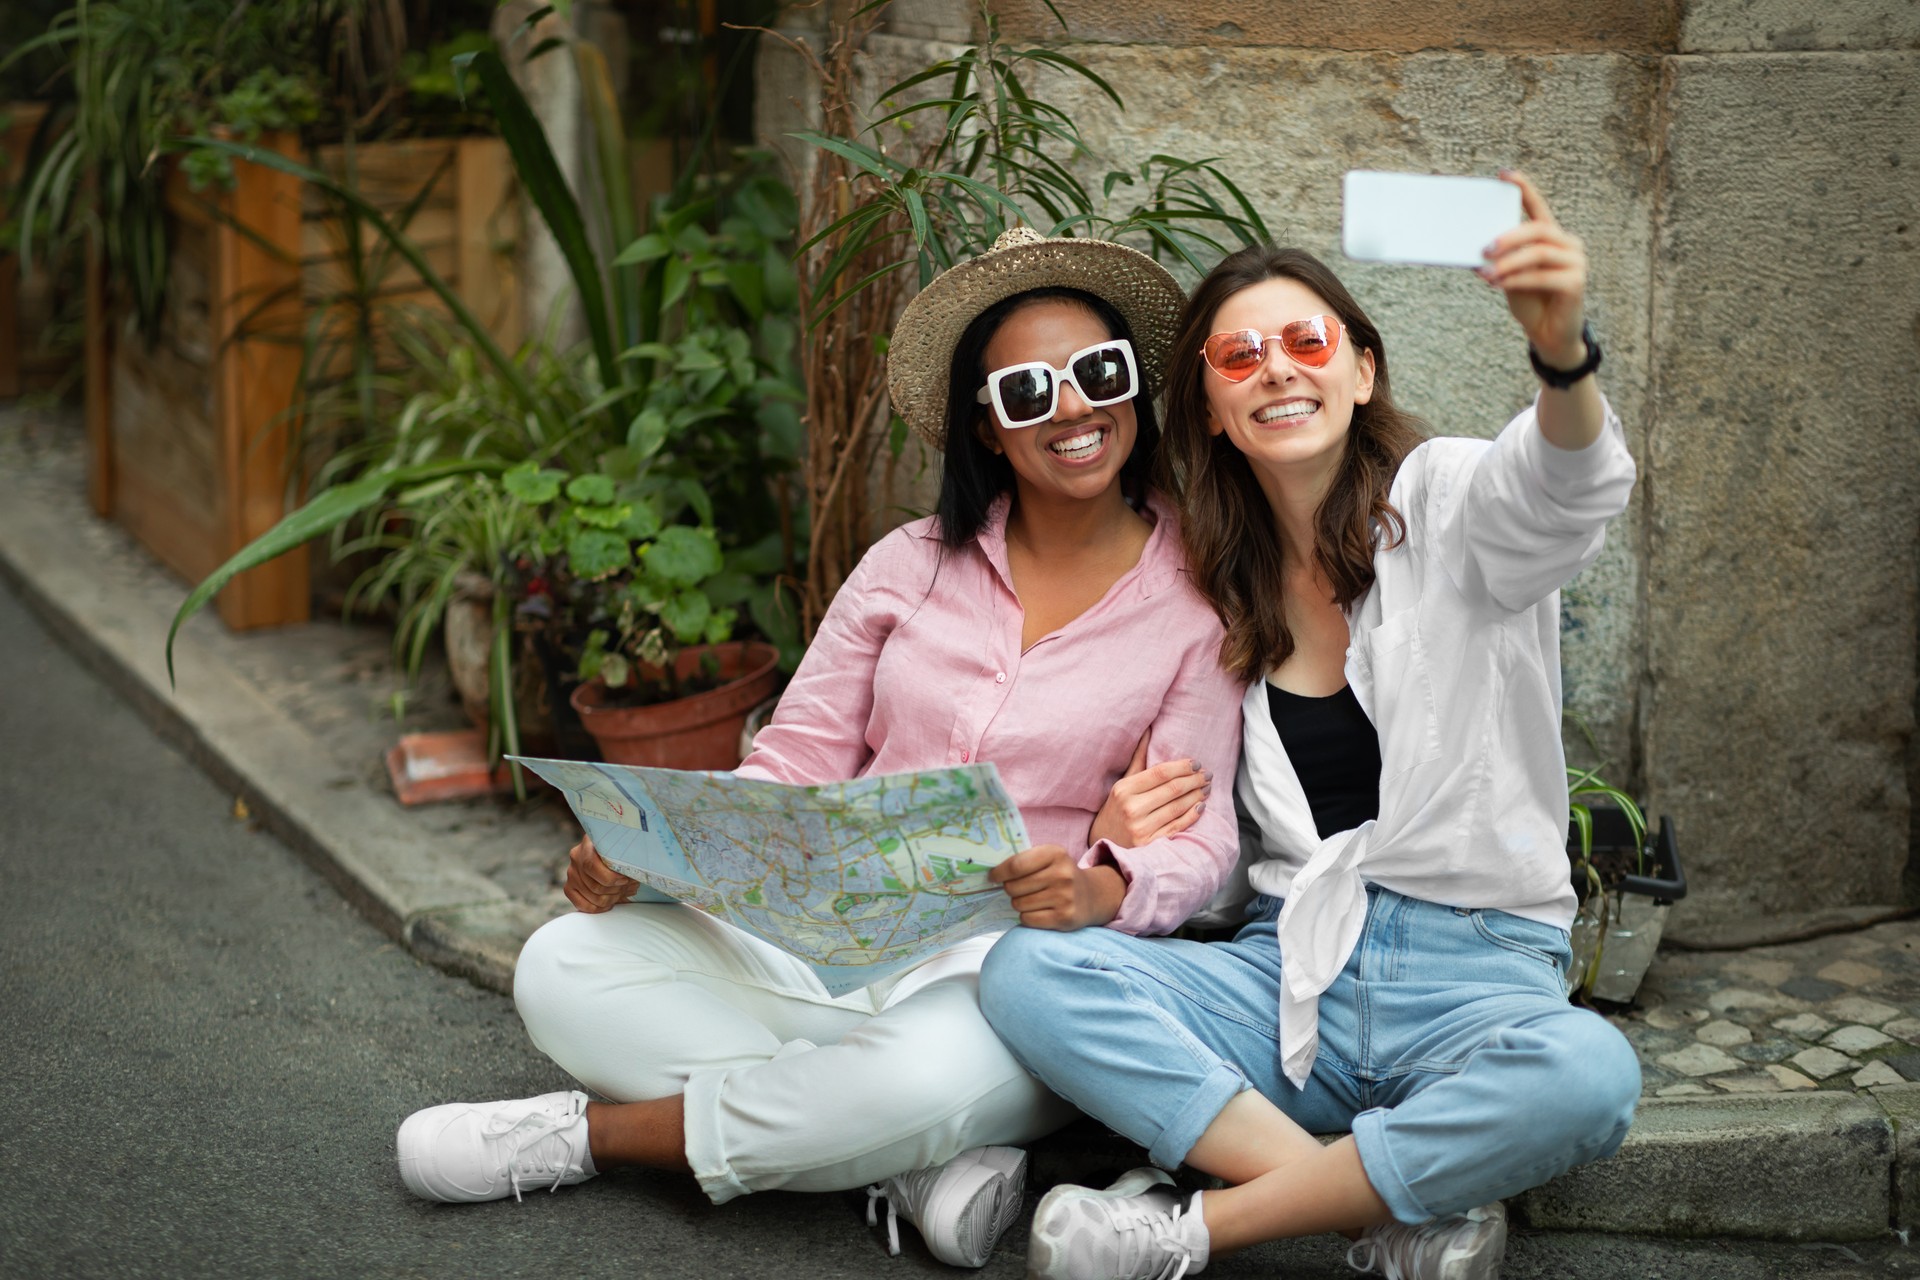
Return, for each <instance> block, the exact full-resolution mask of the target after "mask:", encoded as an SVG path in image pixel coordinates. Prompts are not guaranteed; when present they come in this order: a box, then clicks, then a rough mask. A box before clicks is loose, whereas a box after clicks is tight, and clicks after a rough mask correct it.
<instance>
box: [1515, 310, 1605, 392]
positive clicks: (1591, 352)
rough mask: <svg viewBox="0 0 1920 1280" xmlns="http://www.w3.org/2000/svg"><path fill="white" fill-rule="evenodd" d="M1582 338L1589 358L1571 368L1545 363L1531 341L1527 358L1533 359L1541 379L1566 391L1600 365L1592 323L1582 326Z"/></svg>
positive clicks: (1598, 349) (1528, 345) (1536, 371)
mask: <svg viewBox="0 0 1920 1280" xmlns="http://www.w3.org/2000/svg"><path fill="white" fill-rule="evenodd" d="M1580 340H1581V341H1582V342H1584V343H1586V344H1587V358H1586V359H1585V360H1582V361H1581V362H1580V363H1579V364H1577V365H1575V366H1574V367H1573V368H1571V369H1556V368H1554V367H1553V366H1552V365H1549V364H1546V363H1544V362H1543V361H1542V360H1541V359H1540V353H1539V352H1538V351H1535V350H1534V349H1533V344H1532V343H1531V342H1529V343H1528V344H1527V359H1528V360H1530V361H1532V363H1533V371H1534V373H1536V374H1538V375H1539V377H1540V381H1542V382H1544V383H1546V384H1547V385H1548V386H1550V387H1552V388H1553V389H1554V390H1555V391H1565V390H1566V389H1567V388H1568V387H1570V386H1572V385H1573V384H1574V383H1576V382H1578V381H1580V379H1582V378H1584V377H1586V376H1587V375H1588V374H1590V373H1592V372H1593V371H1594V370H1595V369H1598V368H1599V367H1600V344H1599V343H1598V342H1595V341H1594V340H1593V326H1592V325H1590V324H1582V325H1581V326H1580Z"/></svg>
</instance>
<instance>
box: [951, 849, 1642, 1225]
mask: <svg viewBox="0 0 1920 1280" xmlns="http://www.w3.org/2000/svg"><path fill="white" fill-rule="evenodd" d="M1279 909H1280V902H1279V901H1278V900H1277V899H1273V898H1257V899H1255V901H1254V903H1253V905H1252V907H1250V908H1249V910H1248V915H1249V917H1250V920H1249V923H1248V924H1247V925H1246V926H1245V927H1244V928H1242V929H1241V930H1240V932H1239V934H1238V935H1236V936H1235V937H1234V939H1233V940H1232V941H1231V942H1218V943H1200V942H1188V941H1183V940H1179V939H1173V938H1134V937H1129V936H1128V935H1126V934H1123V933H1116V932H1114V931H1113V930H1111V929H1082V930H1080V931H1078V932H1076V933H1054V932H1050V931H1047V930H1042V929H1013V930H1011V931H1009V932H1008V933H1007V935H1006V936H1005V937H1004V938H1002V939H1001V940H1000V942H999V943H998V944H997V945H996V946H995V947H994V949H993V951H992V952H991V953H990V954H989V955H988V957H987V963H986V968H985V970H984V971H983V972H982V974H981V976H980V1004H981V1007H982V1008H983V1009H984V1010H985V1012H986V1015H987V1020H988V1021H989V1022H990V1023H992V1024H993V1028H994V1030H996V1031H998V1032H999V1033H1000V1036H1001V1038H1002V1039H1004V1040H1005V1041H1006V1043H1007V1046H1008V1047H1009V1048H1010V1049H1012V1050H1013V1053H1014V1056H1015V1057H1017V1058H1018V1059H1019V1060H1020V1061H1021V1062H1022V1063H1023V1064H1025V1066H1026V1067H1027V1069H1028V1070H1030V1071H1032V1072H1033V1073H1034V1074H1035V1075H1037V1076H1039V1077H1040V1078H1041V1079H1042V1080H1043V1081H1045V1082H1046V1084H1047V1085H1048V1086H1049V1087H1051V1088H1052V1089H1053V1090H1054V1091H1055V1092H1057V1093H1059V1094H1060V1095H1062V1096H1063V1097H1065V1098H1066V1099H1067V1100H1068V1101H1070V1102H1072V1103H1074V1104H1075V1105H1076V1106H1078V1107H1079V1108H1080V1109H1081V1110H1083V1111H1085V1112H1087V1113H1088V1114H1089V1115H1092V1116H1095V1117H1097V1118H1098V1119H1100V1120H1102V1121H1104V1122H1105V1123H1106V1124H1108V1125H1109V1126H1111V1127H1112V1128H1114V1129H1115V1130H1117V1131H1119V1132H1120V1133H1123V1134H1125V1135H1126V1136H1127V1137H1129V1138H1132V1139H1133V1140H1134V1141H1135V1142H1137V1143H1139V1144H1140V1145H1141V1146H1143V1147H1145V1148H1146V1149H1147V1152H1148V1155H1149V1157H1150V1158H1151V1159H1152V1160H1153V1162H1154V1163H1155V1164H1158V1165H1161V1166H1163V1167H1166V1168H1173V1167H1175V1166H1177V1165H1179V1164H1180V1162H1181V1161H1182V1160H1183V1159H1185V1157H1186V1155H1187V1152H1188V1151H1189V1150H1191V1149H1192V1147H1193V1144H1194V1143H1195V1142H1196V1141H1198V1140H1199V1137H1200V1135H1201V1134H1202V1133H1204V1132H1205V1131H1206V1128H1207V1126H1208V1125H1210V1124H1212V1123H1213V1120H1214V1117H1216V1116H1218V1115H1219V1114H1220V1110H1221V1108H1223V1107H1225V1106H1226V1105H1227V1103H1228V1102H1229V1101H1230V1100H1231V1099H1232V1098H1233V1097H1234V1096H1235V1095H1236V1094H1238V1093H1239V1092H1240V1091H1241V1090H1243V1089H1250V1088H1251V1089H1258V1090H1259V1091H1260V1092H1261V1093H1262V1094H1264V1095H1265V1096H1266V1097H1267V1098H1268V1099H1269V1100H1271V1101H1272V1102H1273V1103H1274V1105H1276V1106H1277V1107H1279V1108H1280V1109H1281V1110H1282V1111H1283V1112H1285V1113H1286V1114H1287V1115H1288V1116H1289V1117H1291V1118H1292V1119H1293V1120H1294V1121H1295V1122H1296V1123H1297V1124H1299V1125H1300V1126H1301V1127H1302V1128H1304V1129H1306V1130H1307V1131H1308V1132H1310V1133H1331V1132H1338V1131H1341V1130H1346V1129H1349V1128H1350V1129H1351V1130H1352V1131H1353V1135H1354V1141H1355V1143H1356V1144H1357V1145H1358V1147H1359V1154H1360V1162H1361V1165H1362V1166H1363V1167H1364V1168H1365V1170H1366V1173H1367V1178H1368V1180H1369V1181H1370V1182H1371V1183H1372V1184H1373V1188H1374V1190H1375V1191H1377V1192H1378V1193H1379V1194H1380V1197H1381V1199H1383V1200H1385V1201H1386V1203H1387V1207H1388V1208H1389V1209H1391V1210H1392V1211H1393V1216H1394V1217H1395V1218H1397V1219H1399V1220H1400V1221H1402V1222H1424V1221H1426V1220H1427V1219H1429V1218H1433V1217H1439V1216H1442V1215H1445V1214H1450V1213H1458V1212H1461V1211H1464V1210H1466V1209H1470V1208H1473V1207H1474V1206H1476V1205H1482V1204H1486V1203H1488V1202H1490V1201H1493V1200H1498V1199H1502V1198H1504V1197H1506V1196H1510V1195H1514V1194H1517V1193H1518V1192H1521V1191H1524V1190H1526V1189H1527V1188H1529V1187H1533V1186H1538V1185H1539V1184H1540V1183H1543V1182H1545V1181H1547V1180H1548V1179H1549V1178H1552V1177H1554V1176H1555V1175H1557V1174H1560V1173H1563V1172H1565V1171H1566V1170H1568V1169H1571V1168H1573V1167H1574V1166H1575V1165H1578V1164H1584V1163H1586V1162H1587V1161H1589V1160H1598V1159H1601V1158H1602V1157H1605V1156H1609V1155H1612V1154H1613V1152H1614V1151H1615V1150H1616V1149H1617V1148H1618V1147H1619V1145H1620V1142H1621V1140H1622V1139H1623V1138H1625V1137H1626V1133H1627V1126H1628V1125H1629V1124H1630V1123H1631V1122H1632V1120H1633V1108H1634V1103H1635V1102H1636V1101H1637V1100H1638V1099H1639V1096H1640V1067H1639V1062H1638V1060H1637V1059H1636V1058H1635V1056H1634V1052H1633V1048H1632V1047H1631V1046H1630V1045H1629V1044H1628V1043H1627V1040H1626V1038H1625V1037H1624V1036H1622V1035H1621V1034H1620V1033H1619V1032H1618V1031H1617V1030H1615V1029H1614V1028H1613V1027H1612V1026H1611V1025H1609V1024H1608V1023H1607V1021H1606V1019H1604V1018H1602V1017H1600V1016H1599V1015H1598V1014H1595V1013H1591V1012H1589V1011H1587V1010H1584V1009H1576V1008H1574V1007H1573V1006H1571V1005H1569V1004H1568V1003H1567V999H1566V994H1565V986H1564V984H1563V977H1562V975H1563V974H1564V973H1565V971H1566V969H1567V966H1568V965H1569V963H1570V957H1569V954H1568V949H1567V935H1566V934H1565V932H1563V931H1562V930H1559V929H1555V928H1553V927H1552V926H1550V925H1543V924H1536V923H1534V922H1532V921H1530V920H1523V919H1521V918H1520V917H1518V916H1513V915H1508V914H1507V913H1505V912H1502V911H1489V910H1467V909H1465V908H1456V907H1444V906H1439V905H1436V904H1434V903H1431V902H1422V901H1419V900H1417V899H1414V898H1406V897H1402V896H1401V895H1399V894H1397V893H1392V892H1389V891H1387V890H1385V889H1380V888H1378V887H1374V886H1369V888H1368V890H1367V923H1366V928H1365V930H1364V931H1363V932H1362V934H1361V936H1360V941H1359V943H1358V945H1356V946H1355V947H1354V950H1353V955H1352V956H1351V957H1349V958H1348V960H1347V964H1346V968H1345V969H1344V970H1343V971H1342V972H1341V974H1340V976H1339V977H1338V978H1337V979H1335V980H1334V984H1333V986H1331V987H1330V988H1328V989H1327V991H1326V992H1325V993H1324V994H1323V995H1321V997H1320V1050H1319V1055H1318V1057H1317V1058H1316V1059H1315V1062H1314V1066H1313V1071H1312V1074H1311V1075H1310V1076H1309V1078H1308V1080H1307V1085H1306V1087H1305V1088H1304V1089H1299V1088H1295V1087H1294V1085H1293V1084H1292V1082H1290V1081H1289V1080H1287V1078H1286V1077H1285V1075H1283V1074H1282V1072H1281V1067H1280V1045H1279V1037H1278V1034H1277V1030H1276V1026H1275V1023H1276V1021H1277V1019H1278V1016H1279V1007H1280V985H1279V984H1280V967H1281V963H1282V958H1281V955H1280V952H1279V948H1278V945H1277V944H1276V942H1275V939H1274V920H1275V918H1276V917H1277V916H1278V914H1279Z"/></svg>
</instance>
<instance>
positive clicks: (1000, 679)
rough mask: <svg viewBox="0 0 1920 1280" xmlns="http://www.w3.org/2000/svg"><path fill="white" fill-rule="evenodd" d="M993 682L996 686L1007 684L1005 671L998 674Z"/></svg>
mask: <svg viewBox="0 0 1920 1280" xmlns="http://www.w3.org/2000/svg"><path fill="white" fill-rule="evenodd" d="M993 682H994V683H995V684H1005V683H1006V682H1007V673H1006V672H1004V671H1001V672H998V673H996V674H995V675H994V677H993Z"/></svg>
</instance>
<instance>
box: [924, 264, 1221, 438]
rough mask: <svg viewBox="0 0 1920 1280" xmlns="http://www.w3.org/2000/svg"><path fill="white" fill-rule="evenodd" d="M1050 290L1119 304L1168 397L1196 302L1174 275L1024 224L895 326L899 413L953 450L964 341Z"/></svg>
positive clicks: (1149, 382)
mask: <svg viewBox="0 0 1920 1280" xmlns="http://www.w3.org/2000/svg"><path fill="white" fill-rule="evenodd" d="M1049 287H1052V288H1067V289H1080V290H1082V291H1084V292H1086V293H1090V294H1092V295H1094V296H1095V297H1096V298H1102V299H1105V300H1106V301H1107V302H1109V303H1111V304H1112V306H1113V309H1114V310H1116V311H1118V312H1119V313H1120V314H1121V315H1122V316H1123V317H1124V318H1125V319H1126V322H1127V325H1128V327H1129V328H1131V329H1132V330H1133V347H1134V354H1135V356H1136V357H1137V358H1138V360H1139V364H1140V380H1141V382H1142V383H1143V384H1144V388H1143V390H1144V392H1145V394H1146V395H1148V396H1149V397H1151V396H1153V395H1155V394H1157V393H1158V392H1159V390H1160V376H1161V373H1162V372H1163V371H1164V370H1165V368H1166V364H1167V357H1168V355H1169V354H1171V352H1172V349H1173V338H1174V334H1175V332H1176V331H1177V330H1178V328H1179V325H1180V311H1181V308H1183V307H1184V306H1185V305H1186V301H1187V298H1186V295H1185V294H1184V293H1182V292H1181V290H1180V286H1179V285H1178V284H1176V283H1175V282H1174V279H1173V277H1172V276H1171V275H1169V274H1168V273H1167V269H1166V268H1165V267H1163V266H1161V265H1160V264H1159V263H1157V262H1155V261H1154V260H1153V259H1152V258H1149V257H1148V256H1147V255H1146V254H1144V253H1141V252H1139V251H1138V250H1136V249H1129V248H1127V247H1126V246H1125V245H1123V244H1114V243H1113V242H1112V241H1110V240H1088V239H1080V238H1075V237H1063V238H1059V239H1049V238H1048V237H1046V236H1043V235H1041V234H1040V233H1039V232H1037V231H1034V230H1032V229H1031V228H1029V227H1014V228H1012V229H1011V230H1008V231H1005V232H1002V233H1001V235H1000V238H999V239H997V240H995V241H994V242H993V247H992V248H991V249H988V250H987V251H986V252H985V253H983V254H981V255H980V256H979V257H977V258H973V259H971V260H969V261H967V262H963V263H961V264H959V265H958V266H956V267H951V268H949V269H948V270H946V271H943V272H941V273H940V274H939V275H938V276H935V277H934V279H933V282H932V283H931V284H929V285H928V286H927V287H926V288H924V289H922V290H921V291H920V292H919V293H918V294H917V295H915V297H914V299H913V301H911V302H909V303H908V304H907V309H906V310H905V311H904V312H902V313H901V315H900V323H899V324H898V325H896V326H894V330H893V343H892V345H891V346H890V347H889V348H888V349H887V389H888V390H889V391H891V392H892V393H893V407H894V408H895V409H896V410H897V411H898V412H899V414H900V416H901V417H903V418H905V419H906V420H907V425H908V426H910V427H912V428H913V429H914V430H915V431H917V432H919V433H920V436H921V438H922V439H924V440H925V441H926V442H927V443H928V444H931V445H932V446H933V447H934V448H936V449H940V448H944V447H945V445H946V436H947V424H946V416H947V373H948V370H949V368H950V366H951V365H952V363H953V349H954V348H955V347H956V346H958V345H959V344H960V335H961V334H962V333H965V332H966V328H967V326H968V325H969V324H972V323H973V319H974V317H975V316H977V315H979V314H980V313H981V312H982V311H985V310H986V309H987V308H988V307H990V306H992V305H993V304H994V303H996V302H999V301H1001V300H1002V299H1005V298H1011V297H1012V296H1013V295H1014V294H1016V293H1025V292H1027V291H1028V290H1029V289H1045V288H1049Z"/></svg>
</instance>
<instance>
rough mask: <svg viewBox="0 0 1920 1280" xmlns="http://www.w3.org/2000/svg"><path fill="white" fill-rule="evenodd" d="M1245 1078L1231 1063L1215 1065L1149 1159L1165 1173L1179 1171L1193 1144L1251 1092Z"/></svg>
mask: <svg viewBox="0 0 1920 1280" xmlns="http://www.w3.org/2000/svg"><path fill="white" fill-rule="evenodd" d="M1251 1088H1253V1085H1252V1084H1250V1083H1249V1082H1248V1080H1247V1078H1246V1076H1245V1075H1243V1074H1241V1072H1240V1069H1239V1068H1238V1067H1235V1066H1234V1065H1233V1064H1231V1063H1227V1062H1219V1063H1215V1064H1214V1066H1213V1067H1212V1069H1211V1070H1209V1071H1208V1072H1207V1074H1206V1077H1205V1078H1204V1079H1202V1080H1201V1081H1200V1083H1199V1085H1198V1086H1197V1087H1196V1088H1195V1089H1194V1091H1193V1092H1192V1093H1191V1094H1189V1095H1188V1096H1187V1100H1186V1101H1185V1102H1184V1103H1182V1104H1181V1106H1180V1109H1179V1110H1178V1111H1176V1112H1174V1113H1173V1118H1172V1119H1171V1120H1169V1121H1167V1125H1166V1127H1165V1128H1164V1129H1162V1130H1160V1136H1159V1137H1158V1138H1155V1139H1154V1141H1153V1145H1152V1146H1151V1147H1149V1148H1148V1149H1147V1158H1148V1159H1149V1160H1151V1161H1153V1162H1154V1163H1155V1164H1157V1165H1159V1166H1160V1167H1161V1168H1162V1169H1178V1168H1179V1167H1180V1166H1181V1164H1182V1163H1184V1162H1185V1161H1186V1158H1187V1153H1188V1152H1189V1151H1191V1150H1193V1144H1194V1143H1196V1142H1198V1141H1200V1135H1201V1134H1203V1133H1205V1132H1206V1131H1207V1129H1208V1127H1209V1126H1210V1125H1212V1124H1213V1122H1214V1121H1215V1120H1216V1119H1218V1118H1219V1116H1220V1113H1221V1112H1222V1111H1223V1110H1225V1109H1226V1105H1227V1104H1228V1103H1229V1102H1232V1101H1233V1100H1234V1098H1235V1097H1236V1096H1238V1095H1239V1094H1240V1093H1241V1092H1242V1091H1243V1090H1246V1089H1251Z"/></svg>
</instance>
